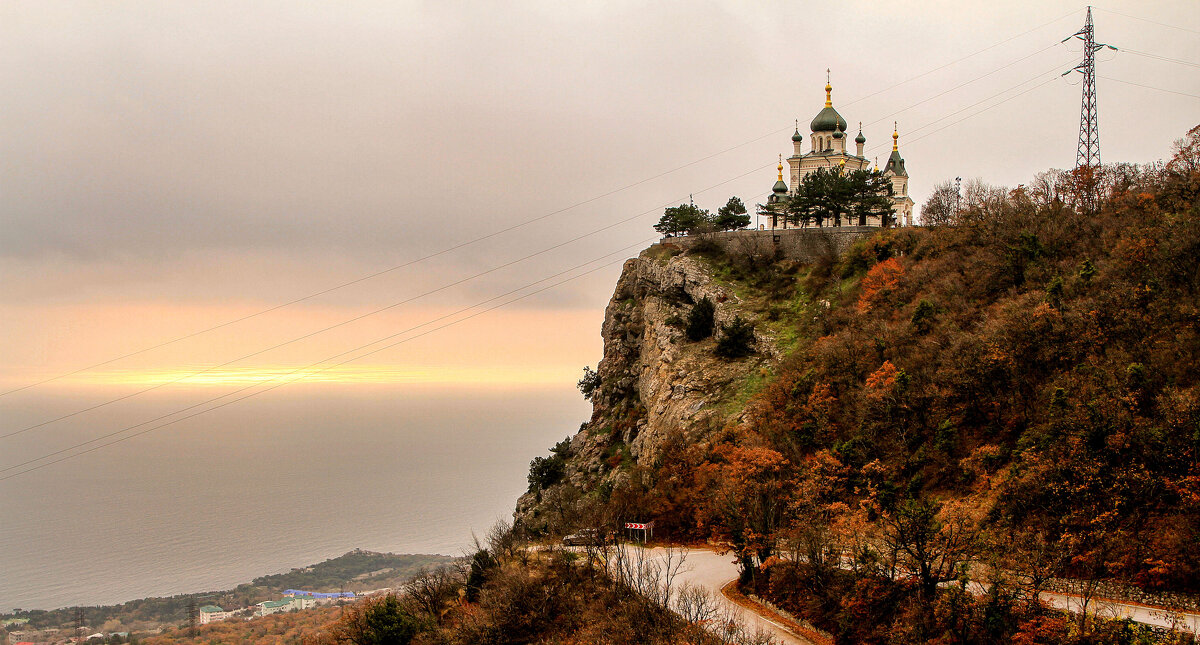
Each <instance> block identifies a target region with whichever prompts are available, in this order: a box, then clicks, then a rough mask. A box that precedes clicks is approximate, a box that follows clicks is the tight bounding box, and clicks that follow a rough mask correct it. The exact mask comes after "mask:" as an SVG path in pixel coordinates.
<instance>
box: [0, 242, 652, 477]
mask: <svg viewBox="0 0 1200 645" xmlns="http://www.w3.org/2000/svg"><path fill="white" fill-rule="evenodd" d="M653 239H654V238H651V239H650V240H642V241H639V242H636V243H634V244H631V245H629V246H626V247H623V248H621V249H618V250H616V251H613V252H612V253H606V254H604V255H602V256H600V257H598V258H594V259H591V260H588V261H586V262H583V263H580V264H577V265H575V266H573V267H571V268H569V269H565V270H563V271H560V272H558V273H555V274H553V275H550V276H547V277H545V278H542V279H540V280H536V281H534V282H530V283H526V284H524V285H522V286H520V287H517V288H516V289H512V290H510V291H508V292H505V293H502V294H500V295H498V296H494V297H491V298H488V299H486V300H482V301H480V302H477V303H475V304H473V305H470V306H468V307H463V308H461V309H458V310H457V311H453V312H451V313H448V314H443V315H441V316H438V317H436V318H433V319H430V320H427V321H425V322H423V323H421V324H419V325H413V326H412V327H408V328H406V329H402V330H400V331H398V332H395V333H393V334H389V335H387V336H383V337H382V338H378V339H376V340H373V341H371V342H369V343H366V344H363V345H359V346H357V347H354V348H351V349H349V350H346V351H344V352H340V353H338V354H334V355H332V356H328V357H326V358H323V359H321V360H319V361H316V362H314V363H310V364H308V365H304V366H302V367H297V368H295V369H293V370H292V371H290V372H286V373H283V374H276V375H275V376H273V377H271V378H269V379H263V380H261V381H257V382H255V383H251V384H250V385H246V386H244V387H241V388H238V389H236V390H233V391H231V392H226V393H225V394H222V395H220V396H215V397H212V398H210V399H205V400H204V401H201V402H199V403H196V404H193V405H190V406H188V407H186V408H181V409H179V410H175V411H172V412H169V413H167V414H164V415H161V416H158V417H155V418H153V419H149V420H146V421H143V422H141V423H138V424H134V425H131V426H126V427H124V428H122V429H120V430H116V431H113V432H110V433H108V434H104V435H101V436H99V437H95V438H93V439H89V440H87V441H83V442H81V443H77V444H75V445H73V446H70V447H67V448H63V449H62V450H57V451H55V452H51V453H49V454H46V455H42V456H41V457H38V458H36V459H31V460H29V461H27V462H25V463H23V464H16V465H14V466H7V467H5V468H0V473H4V472H8V471H10V470H14V469H16V468H20V467H22V466H24V465H28V464H31V463H34V462H37V461H41V460H43V459H47V458H49V457H53V456H55V455H60V454H63V453H65V452H70V451H72V450H74V449H76V448H80V447H82V446H87V445H90V444H93V443H96V442H97V441H102V440H104V439H108V438H110V437H113V436H116V435H119V434H122V433H124V432H127V431H129V430H133V429H135V428H140V427H142V426H145V425H149V424H151V423H157V422H158V421H162V420H164V419H169V418H171V417H173V416H175V415H177V414H181V413H183V412H187V411H189V410H194V409H196V408H198V407H201V406H204V405H207V404H209V403H213V402H215V401H219V400H221V399H223V398H226V397H230V396H233V395H235V394H239V393H241V392H245V391H247V390H252V389H254V388H256V387H259V386H260V385H263V384H264V383H270V382H271V381H276V380H279V379H281V378H286V377H288V376H293V375H295V374H299V373H302V372H305V371H307V370H310V369H312V368H314V367H317V366H318V365H321V364H322V363H327V362H329V361H332V360H336V359H339V358H341V357H343V356H346V355H347V354H352V353H354V352H357V351H359V350H362V349H365V348H367V347H370V346H372V345H378V344H379V343H382V342H386V341H388V340H391V339H393V338H396V337H398V336H403V335H404V334H407V333H409V332H413V331H416V330H418V329H421V328H422V327H426V326H428V325H432V324H434V323H437V322H440V321H443V320H446V319H448V318H453V317H455V316H457V315H459V314H461V313H464V312H466V311H470V310H471V309H474V308H476V307H479V306H481V305H485V304H487V303H489V302H493V301H495V300H499V299H501V298H506V297H508V296H510V295H513V294H515V293H519V292H521V291H524V290H525V289H528V288H529V287H531V286H534V285H537V284H541V283H543V282H546V281H548V280H553V279H554V278H557V277H559V276H562V275H565V274H568V273H570V272H572V271H575V270H576V269H580V268H582V267H584V266H587V265H589V264H592V263H594V262H598V261H600V260H603V259H605V258H607V257H609V256H611V255H615V254H617V253H624V252H626V251H628V250H629V249H631V248H634V247H636V246H641V245H643V244H646V243H647V242H650V241H653ZM576 277H578V276H576ZM412 338H417V336H413V337H412ZM412 338H409V339H407V340H412ZM390 346H394V345H390ZM390 346H389V347H390ZM343 364H345V363H344V362H343V363H338V364H337V365H331V366H328V367H326V368H325V369H324V370H320V371H318V372H314V374H317V373H320V372H323V371H328V370H329V369H333V368H334V367H337V366H339V365H343ZM308 376H310V375H307V374H301V376H300V377H299V378H298V379H296V380H301V379H303V378H307V377H308ZM289 382H294V381H289Z"/></svg>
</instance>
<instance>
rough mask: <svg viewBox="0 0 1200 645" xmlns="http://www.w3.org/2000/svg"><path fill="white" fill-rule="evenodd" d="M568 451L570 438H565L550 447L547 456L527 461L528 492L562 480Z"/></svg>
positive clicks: (565, 471) (569, 451) (565, 469)
mask: <svg viewBox="0 0 1200 645" xmlns="http://www.w3.org/2000/svg"><path fill="white" fill-rule="evenodd" d="M570 453H571V440H570V439H569V438H567V439H563V440H562V441H560V442H558V443H557V444H555V445H554V447H553V448H551V449H550V456H549V457H534V458H533V461H531V462H529V478H528V479H529V492H531V493H532V492H534V491H538V490H544V489H546V488H549V487H551V486H553V485H555V484H557V483H558V482H560V481H562V478H563V475H565V474H566V473H567V468H566V467H567V457H568V456H569V455H570Z"/></svg>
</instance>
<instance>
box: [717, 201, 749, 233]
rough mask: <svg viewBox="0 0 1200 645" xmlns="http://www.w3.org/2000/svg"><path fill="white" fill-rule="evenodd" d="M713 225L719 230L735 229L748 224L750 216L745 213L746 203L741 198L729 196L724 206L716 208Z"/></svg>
mask: <svg viewBox="0 0 1200 645" xmlns="http://www.w3.org/2000/svg"><path fill="white" fill-rule="evenodd" d="M713 225H714V226H716V228H717V230H721V231H736V230H738V229H740V228H746V227H747V226H749V225H750V216H749V215H747V214H746V205H745V204H743V203H742V200H741V198H740V197H730V198H729V201H727V202H725V205H724V206H722V207H720V208H718V209H717V217H716V219H714V220H713Z"/></svg>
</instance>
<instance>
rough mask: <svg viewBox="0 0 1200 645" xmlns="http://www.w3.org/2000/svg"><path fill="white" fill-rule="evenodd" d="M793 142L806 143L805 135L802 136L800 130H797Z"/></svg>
mask: <svg viewBox="0 0 1200 645" xmlns="http://www.w3.org/2000/svg"><path fill="white" fill-rule="evenodd" d="M792 141H804V135H802V134H800V129H799V128H796V134H793V135H792Z"/></svg>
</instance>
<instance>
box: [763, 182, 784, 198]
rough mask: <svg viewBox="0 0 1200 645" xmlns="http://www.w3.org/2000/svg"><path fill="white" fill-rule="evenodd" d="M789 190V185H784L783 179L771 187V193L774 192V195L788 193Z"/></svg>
mask: <svg viewBox="0 0 1200 645" xmlns="http://www.w3.org/2000/svg"><path fill="white" fill-rule="evenodd" d="M760 185H761V184H760ZM787 190H788V189H787V184H785V183H783V180H782V179H780V180H779V181H777V182H775V185H774V186H772V187H771V192H773V193H778V194H782V193H786V192H787Z"/></svg>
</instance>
